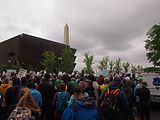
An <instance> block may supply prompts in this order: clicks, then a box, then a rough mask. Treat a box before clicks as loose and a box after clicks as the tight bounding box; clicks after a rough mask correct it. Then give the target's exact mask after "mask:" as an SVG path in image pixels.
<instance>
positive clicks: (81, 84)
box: [78, 81, 85, 89]
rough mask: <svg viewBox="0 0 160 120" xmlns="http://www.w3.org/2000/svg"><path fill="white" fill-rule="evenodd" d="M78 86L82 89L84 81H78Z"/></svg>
mask: <svg viewBox="0 0 160 120" xmlns="http://www.w3.org/2000/svg"><path fill="white" fill-rule="evenodd" d="M78 86H80V87H82V88H83V89H84V88H85V82H84V81H80V82H79V83H78Z"/></svg>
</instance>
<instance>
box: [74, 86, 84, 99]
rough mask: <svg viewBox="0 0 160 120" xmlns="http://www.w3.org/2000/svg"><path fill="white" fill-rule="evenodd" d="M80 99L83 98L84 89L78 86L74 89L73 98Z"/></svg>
mask: <svg viewBox="0 0 160 120" xmlns="http://www.w3.org/2000/svg"><path fill="white" fill-rule="evenodd" d="M82 97H84V89H83V88H82V87H80V86H76V87H75V88H74V98H75V99H80V98H82Z"/></svg>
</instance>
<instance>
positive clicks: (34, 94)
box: [31, 89, 42, 107]
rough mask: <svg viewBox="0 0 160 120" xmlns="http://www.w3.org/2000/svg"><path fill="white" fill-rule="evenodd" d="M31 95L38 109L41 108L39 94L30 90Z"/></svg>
mask: <svg viewBox="0 0 160 120" xmlns="http://www.w3.org/2000/svg"><path fill="white" fill-rule="evenodd" d="M31 94H32V96H33V98H34V101H35V102H36V103H37V105H39V107H42V97H41V93H40V92H39V91H38V90H36V89H31Z"/></svg>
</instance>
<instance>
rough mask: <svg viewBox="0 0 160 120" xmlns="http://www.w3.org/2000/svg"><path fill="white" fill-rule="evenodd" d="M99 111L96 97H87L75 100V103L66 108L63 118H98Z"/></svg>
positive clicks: (90, 119) (86, 119) (95, 119)
mask: <svg viewBox="0 0 160 120" xmlns="http://www.w3.org/2000/svg"><path fill="white" fill-rule="evenodd" d="M97 119H98V111H97V109H96V106H95V101H94V99H92V98H90V97H87V98H84V99H81V100H79V99H77V100H74V101H73V103H72V104H71V105H70V106H69V107H68V108H66V109H65V111H64V112H63V115H62V119H61V120H97Z"/></svg>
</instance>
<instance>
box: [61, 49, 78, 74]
mask: <svg viewBox="0 0 160 120" xmlns="http://www.w3.org/2000/svg"><path fill="white" fill-rule="evenodd" d="M74 66H75V63H74V53H73V51H72V50H71V49H70V48H65V49H63V51H62V62H61V68H60V69H61V70H62V72H66V73H71V72H72V71H73V69H74Z"/></svg>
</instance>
